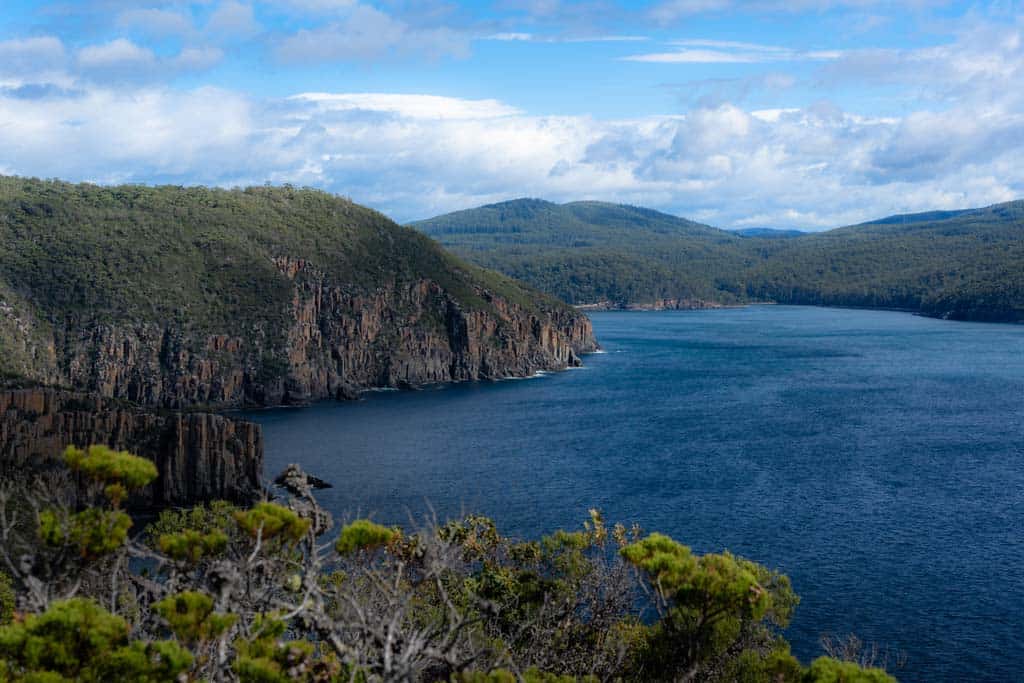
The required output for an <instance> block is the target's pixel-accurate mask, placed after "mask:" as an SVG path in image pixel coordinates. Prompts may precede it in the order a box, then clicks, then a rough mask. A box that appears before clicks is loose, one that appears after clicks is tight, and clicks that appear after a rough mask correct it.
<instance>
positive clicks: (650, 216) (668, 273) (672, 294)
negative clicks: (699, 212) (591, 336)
mask: <svg viewBox="0 0 1024 683" xmlns="http://www.w3.org/2000/svg"><path fill="white" fill-rule="evenodd" d="M413 227H415V228H417V229H419V230H422V231H423V232H425V233H426V234H428V235H431V236H432V237H435V238H436V239H438V240H439V241H440V242H441V243H442V244H444V245H445V246H447V247H448V248H450V249H452V250H453V251H455V252H456V253H457V254H460V255H462V256H464V257H466V258H468V259H470V260H472V261H473V262H475V263H478V264H480V265H483V266H486V267H488V268H494V269H496V270H500V271H502V272H504V273H506V274H508V275H510V276H512V277H515V278H517V279H521V280H523V281H524V282H528V283H530V284H532V285H533V286H535V287H537V288H539V289H541V290H543V291H546V292H548V293H550V294H553V295H555V296H557V297H559V298H561V299H563V300H565V301H568V302H569V303H572V304H591V303H595V302H612V303H617V304H623V303H637V302H643V303H648V302H650V303H654V302H657V303H658V304H659V305H666V304H668V305H673V306H682V307H687V306H699V305H703V304H704V303H705V302H718V301H732V300H736V299H735V295H734V294H730V293H729V292H728V291H726V290H723V289H721V288H719V287H718V286H717V283H716V282H715V281H714V280H715V275H714V274H715V273H716V272H718V271H720V270H723V269H729V268H733V269H735V268H738V267H740V266H741V265H742V255H741V252H740V250H739V245H740V243H741V242H742V241H743V240H744V238H743V237H741V236H739V235H735V234H733V233H730V232H726V231H724V230H718V229H716V228H712V227H709V226H706V225H702V224H700V223H695V222H693V221H688V220H685V219H682V218H677V217H675V216H670V215H668V214H664V213H660V212H658V211H652V210H650V209H643V208H638V207H633V206H622V205H616V204H607V203H603V202H573V203H571V204H562V205H559V204H553V203H551V202H546V201H542V200H538V199H517V200H513V201H509V202H503V203H501V204H492V205H489V206H483V207H480V208H479V209H470V210H467V211H459V212H456V213H453V214H448V215H446V216H440V217H437V218H433V219H430V220H426V221H420V222H417V223H414V224H413Z"/></svg>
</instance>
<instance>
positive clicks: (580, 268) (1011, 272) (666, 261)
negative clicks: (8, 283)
mask: <svg viewBox="0 0 1024 683" xmlns="http://www.w3.org/2000/svg"><path fill="white" fill-rule="evenodd" d="M413 225H414V227H416V228H418V229H420V230H422V231H424V232H425V233H427V234H429V235H431V236H433V237H435V238H437V239H438V240H439V241H440V242H441V243H442V244H444V245H445V246H447V247H448V248H450V249H452V250H453V251H454V252H455V253H457V254H460V255H462V256H464V257H465V258H467V259H469V260H472V261H474V262H476V263H479V264H481V265H483V266H486V267H488V268H494V269H497V270H500V271H502V272H504V273H506V274H508V275H510V276H512V277H515V278H518V279H521V280H523V281H524V282H526V283H529V284H532V285H534V286H535V287H538V288H539V289H541V290H543V291H546V292H549V293H551V294H554V295H555V296H558V297H560V298H562V299H564V300H565V301H568V302H570V303H572V304H577V305H580V304H593V303H598V302H608V303H609V304H611V305H613V306H615V305H626V304H643V303H650V302H656V301H659V300H666V299H678V300H682V301H683V302H688V303H694V304H696V303H700V302H708V303H715V304H735V303H744V302H776V303H786V304H814V305H833V306H859V307H881V308H900V309H907V310H912V311H918V312H921V313H924V314H927V315H933V316H937V317H946V318H953V319H963V320H983V321H1001V322H1006V321H1020V320H1024V274H1022V273H1024V271H1022V269H1021V267H1020V264H1021V263H1024V202H1010V203H1007V204H999V205H995V206H991V207H987V208H983V209H974V210H967V211H951V212H930V213H924V214H915V215H906V216H893V217H890V218H886V219H882V220H879V221H875V222H870V223H865V224H862V225H857V226H851V227H847V228H840V229H837V230H831V231H827V232H823V233H809V234H799V235H792V234H790V235H787V234H786V233H781V234H780V233H775V234H771V235H765V233H764V231H752V232H751V231H747V233H746V234H743V233H733V232H729V231H725V230H717V229H715V228H712V227H709V226H705V225H700V224H697V223H693V222H691V221H687V220H685V219H681V218H676V217H674V216H669V215H667V214H662V213H658V212H656V211H651V210H648V209H639V208H636V207H630V206H620V205H613V204H605V203H600V202H575V203H571V204H564V205H558V204H552V203H550V202H544V201H540V200H533V199H523V200H515V201H511V202H505V203H502V204H494V205H490V206H485V207H481V208H479V209H472V210H467V211H460V212H457V213H453V214H448V215H445V216H440V217H438V218H433V219H430V220H427V221H422V222H418V223H414V224H413Z"/></svg>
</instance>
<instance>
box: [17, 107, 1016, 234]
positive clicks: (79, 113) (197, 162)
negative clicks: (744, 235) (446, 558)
mask: <svg viewBox="0 0 1024 683" xmlns="http://www.w3.org/2000/svg"><path fill="white" fill-rule="evenodd" d="M969 118H970V117H967V116H965V112H962V111H960V112H948V113H930V114H929V113H924V112H922V113H919V114H914V115H908V116H906V117H903V118H870V117H863V116H855V115H852V114H848V113H845V112H843V111H841V110H839V109H838V108H837V107H835V106H832V105H827V104H826V103H821V104H819V105H816V106H814V107H809V108H803V109H781V110H771V111H755V112H748V111H745V110H743V109H742V108H739V107H737V106H735V105H729V104H724V105H721V106H717V107H709V108H703V109H698V110H696V111H693V112H691V113H690V114H688V115H686V116H669V117H643V118H638V119H631V120H620V121H599V120H595V119H592V118H590V117H586V116H529V115H526V114H524V113H523V112H520V111H517V110H516V109H515V108H513V107H510V106H508V105H506V104H503V103H501V102H498V101H494V100H461V99H454V98H445V97H438V96H430V95H401V94H387V93H306V94H302V95H298V96H295V97H291V98H287V99H284V100H274V101H260V100H254V99H251V98H249V97H246V96H243V95H241V94H239V93H234V92H231V91H224V90H213V89H202V90H197V91H192V92H177V91H173V90H165V89H144V90H141V91H137V92H134V93H132V94H127V93H121V92H118V91H113V90H108V89H94V90H91V91H88V92H86V93H82V94H78V95H66V96H60V97H50V98H45V99H23V98H18V97H13V96H8V95H5V94H4V93H3V92H2V91H0V148H2V149H4V150H5V163H6V164H7V165H8V166H9V167H10V168H11V169H12V170H13V171H15V172H17V173H23V174H31V175H39V176H54V175H59V176H62V177H66V178H69V179H73V180H75V179H89V180H95V181H102V182H120V181H133V182H139V181H149V182H152V181H160V182H183V183H184V182H187V183H192V182H202V183H211V184H220V185H235V184H245V183H255V184H259V183H262V182H264V181H266V180H270V181H272V182H293V183H298V184H309V185H315V186H319V187H324V188H327V189H329V190H333V191H336V192H339V193H343V194H346V195H349V196H352V197H354V198H355V199H357V200H358V201H362V202H364V203H367V204H369V205H371V206H375V207H377V208H380V209H382V210H385V211H387V212H389V213H391V214H392V215H394V216H395V217H397V218H399V219H402V220H405V219H412V218H418V217H424V216H428V215H431V214H434V213H439V212H443V211H449V210H453V209H458V208H465V207H467V206H473V205H476V204H480V203H485V202H489V201H496V200H500V199H506V198H509V197H514V196H540V197H547V198H550V199H553V200H556V201H568V200H573V199H581V198H595V199H605V200H611V201H623V202H628V203H633V204H641V205H649V206H654V207H656V208H661V209H664V210H669V211H672V212H676V213H679V214H682V215H687V216H694V217H698V218H700V219H701V220H705V221H709V222H712V223H714V224H718V225H723V226H732V225H753V224H757V225H775V226H796V227H803V228H820V227H828V226H835V225H840V224H845V223H853V222H857V221H860V220H864V219H868V218H871V217H876V216H878V215H882V214H888V213H893V212H896V211H906V210H919V209H928V208H936V207H938V208H947V207H962V206H970V205H982V204H987V203H992V202H996V201H1002V200H1004V199H1006V198H1009V197H1013V196H1018V195H1019V194H1021V193H1022V192H1024V168H1022V167H1021V166H1020V164H1019V163H1017V160H1018V159H1019V156H1020V153H1021V151H1022V149H1024V121H1022V120H1021V117H1020V116H1016V115H1013V114H1011V113H1009V112H1005V111H1000V110H993V111H992V113H991V115H990V117H989V118H980V119H977V118H976V119H975V120H973V121H968V120H965V119H969ZM55 148H59V149H61V150H62V153H61V156H60V158H59V161H58V160H56V159H55V158H54V156H53V154H52V150H53V149H55ZM755 219H756V220H755ZM751 221H753V222H751Z"/></svg>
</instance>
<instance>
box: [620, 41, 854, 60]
mask: <svg viewBox="0 0 1024 683" xmlns="http://www.w3.org/2000/svg"><path fill="white" fill-rule="evenodd" d="M673 44H674V45H678V46H679V47H678V48H677V49H675V50H673V51H671V52H653V53H647V54H639V55H630V56H628V57H623V58H622V59H623V61H627V62H648V63H655V64H765V63H770V62H806V61H830V60H836V59H840V58H842V57H843V52H841V51H839V50H811V51H799V50H792V49H789V48H785V47H777V46H774V45H757V44H754V43H738V42H731V41H721V40H681V41H676V42H675V43H673Z"/></svg>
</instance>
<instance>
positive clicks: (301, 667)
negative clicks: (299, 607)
mask: <svg viewBox="0 0 1024 683" xmlns="http://www.w3.org/2000/svg"><path fill="white" fill-rule="evenodd" d="M286 630H287V624H286V623H285V622H284V621H281V620H280V619H277V618H274V617H272V616H267V615H261V616H260V617H258V618H257V621H256V634H255V636H254V637H253V638H252V639H250V640H239V641H236V643H235V648H236V651H237V653H238V654H237V656H236V658H235V661H234V664H233V665H232V668H233V670H234V672H235V673H236V674H237V675H238V678H239V681H240V683H289V681H305V682H308V683H317V682H321V681H323V682H325V683H326V682H327V681H335V680H337V681H341V680H345V681H353V682H354V683H366V677H365V675H362V674H360V673H358V672H357V673H356V675H354V676H349V675H347V673H346V675H341V672H342V670H343V667H342V666H341V665H340V664H339V663H338V662H337V661H336V660H335V659H334V658H333V657H329V656H320V653H319V652H318V651H317V648H316V646H314V645H313V644H312V643H310V642H308V641H304V640H286V639H285V632H286Z"/></svg>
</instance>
